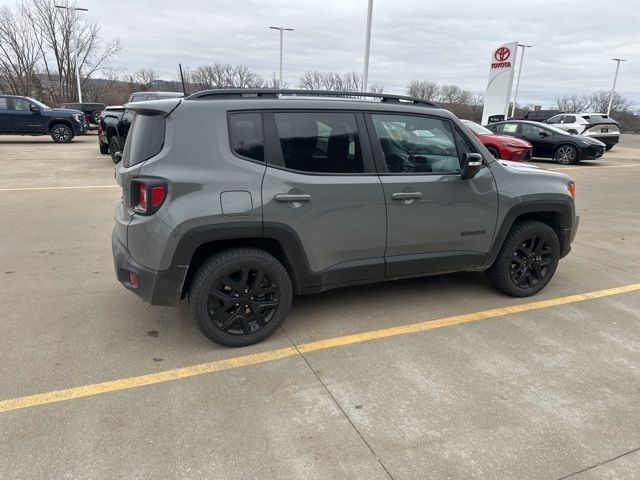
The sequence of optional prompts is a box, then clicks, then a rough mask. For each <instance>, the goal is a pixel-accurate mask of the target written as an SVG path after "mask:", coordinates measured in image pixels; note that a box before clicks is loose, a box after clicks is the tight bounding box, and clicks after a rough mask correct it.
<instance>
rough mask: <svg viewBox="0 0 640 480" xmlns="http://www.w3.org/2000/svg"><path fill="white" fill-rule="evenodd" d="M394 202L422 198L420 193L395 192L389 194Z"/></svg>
mask: <svg viewBox="0 0 640 480" xmlns="http://www.w3.org/2000/svg"><path fill="white" fill-rule="evenodd" d="M391 198H393V199H394V200H416V199H418V198H422V192H396V193H392V194H391Z"/></svg>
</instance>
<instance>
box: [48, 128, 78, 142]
mask: <svg viewBox="0 0 640 480" xmlns="http://www.w3.org/2000/svg"><path fill="white" fill-rule="evenodd" d="M51 138H53V141H54V142H56V143H69V142H70V141H71V140H72V139H73V130H71V128H70V127H68V126H67V125H64V124H63V123H58V124H57V125H54V126H53V127H51Z"/></svg>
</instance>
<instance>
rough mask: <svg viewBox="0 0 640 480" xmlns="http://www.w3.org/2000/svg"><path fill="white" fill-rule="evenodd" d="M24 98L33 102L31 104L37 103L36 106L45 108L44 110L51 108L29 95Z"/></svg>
mask: <svg viewBox="0 0 640 480" xmlns="http://www.w3.org/2000/svg"><path fill="white" fill-rule="evenodd" d="M24 98H26V99H27V100H29V102H31V103H33V104H35V105H37V106H38V107H40V108H42V109H45V110H51V108H49V107H48V106H47V105H45V104H44V103H42V102H39V101H38V100H34V99H33V98H29V97H24Z"/></svg>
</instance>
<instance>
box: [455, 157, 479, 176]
mask: <svg viewBox="0 0 640 480" xmlns="http://www.w3.org/2000/svg"><path fill="white" fill-rule="evenodd" d="M481 168H482V155H480V154H479V153H465V154H463V155H462V171H461V173H460V176H461V177H462V179H463V180H470V179H472V178H473V177H475V176H476V175H477V174H478V172H479V171H480V169H481Z"/></svg>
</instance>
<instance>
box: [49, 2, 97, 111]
mask: <svg viewBox="0 0 640 480" xmlns="http://www.w3.org/2000/svg"><path fill="white" fill-rule="evenodd" d="M55 7H56V8H60V9H62V10H67V11H70V12H72V13H71V36H74V35H75V30H76V28H75V27H76V16H75V12H88V11H89V9H88V8H80V7H75V6H73V7H68V6H66V5H55ZM73 43H74V47H75V48H74V49H73V50H74V54H75V57H76V81H77V82H78V102H80V103H82V88H81V87H80V65H79V64H78V50H79V49H80V39H79V38H78V36H77V35H76V36H75V38H74V42H73Z"/></svg>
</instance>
